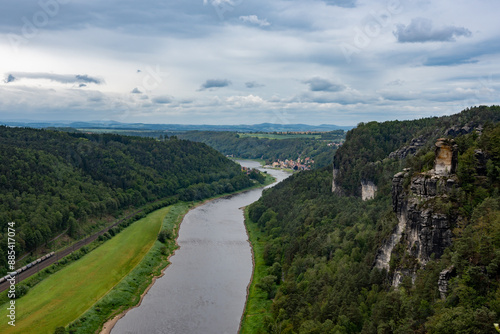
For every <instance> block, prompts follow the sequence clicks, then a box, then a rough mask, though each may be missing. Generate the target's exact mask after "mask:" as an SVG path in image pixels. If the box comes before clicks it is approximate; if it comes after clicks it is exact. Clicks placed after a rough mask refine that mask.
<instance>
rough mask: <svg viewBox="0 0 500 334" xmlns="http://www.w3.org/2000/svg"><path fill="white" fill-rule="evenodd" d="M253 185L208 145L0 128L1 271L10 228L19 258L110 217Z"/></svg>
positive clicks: (76, 236)
mask: <svg viewBox="0 0 500 334" xmlns="http://www.w3.org/2000/svg"><path fill="white" fill-rule="evenodd" d="M252 184H253V181H252V180H251V179H250V177H248V176H247V175H245V174H243V173H242V172H241V167H240V166H239V165H238V164H236V163H234V162H232V161H230V160H228V159H226V158H225V157H224V156H223V155H222V154H220V153H219V152H217V151H215V150H214V149H212V148H210V147H208V146H207V145H205V144H201V143H195V142H190V141H186V140H178V139H176V138H172V139H170V140H166V141H158V140H156V139H151V138H139V137H126V136H119V135H112V134H102V135H94V134H83V133H67V132H57V131H49V130H35V129H28V128H9V127H4V126H2V127H0V233H1V235H0V268H3V269H1V271H5V269H4V266H5V261H6V258H7V256H6V255H5V254H4V253H2V252H5V250H7V247H6V244H5V243H6V242H7V237H6V232H7V223H8V222H15V223H16V225H15V228H16V241H17V245H16V252H18V254H22V253H23V252H28V251H32V250H34V249H35V248H37V247H39V246H41V245H43V244H45V243H47V242H48V241H49V240H51V238H53V237H54V236H56V235H58V234H60V233H63V232H67V234H68V235H69V236H70V237H72V238H78V237H79V236H80V234H82V233H84V232H85V231H84V230H85V229H86V228H90V227H91V225H92V224H93V223H95V222H96V221H98V220H99V219H102V218H103V217H105V216H107V215H112V216H116V215H117V214H119V213H120V212H121V211H122V210H124V209H126V208H129V207H139V206H141V205H143V204H145V203H148V202H152V201H155V200H158V199H161V198H165V197H170V196H174V197H176V198H179V199H180V200H197V199H202V198H206V197H209V196H213V195H216V194H221V193H225V192H231V191H234V190H238V189H242V188H245V187H248V186H250V185H252Z"/></svg>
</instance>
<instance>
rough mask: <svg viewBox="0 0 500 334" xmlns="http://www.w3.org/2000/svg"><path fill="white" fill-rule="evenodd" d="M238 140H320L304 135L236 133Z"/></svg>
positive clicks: (318, 136)
mask: <svg viewBox="0 0 500 334" xmlns="http://www.w3.org/2000/svg"><path fill="white" fill-rule="evenodd" d="M238 135H239V136H240V138H245V137H257V138H265V139H297V138H298V139H321V135H320V134H318V135H306V134H304V135H303V134H283V135H282V134H276V133H238Z"/></svg>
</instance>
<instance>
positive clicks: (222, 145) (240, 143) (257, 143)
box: [178, 130, 344, 168]
mask: <svg viewBox="0 0 500 334" xmlns="http://www.w3.org/2000/svg"><path fill="white" fill-rule="evenodd" d="M178 137H179V138H183V139H188V140H193V141H197V142H202V143H205V144H207V145H209V146H211V147H213V148H215V149H216V150H217V151H219V152H222V153H223V154H225V155H234V156H235V157H238V158H244V159H263V160H265V161H266V162H267V163H271V162H273V161H277V160H278V159H279V160H283V161H284V160H285V159H289V160H290V159H292V160H296V159H297V158H299V156H300V157H301V158H303V159H304V158H306V157H310V158H312V159H313V160H314V161H315V163H314V166H315V167H316V168H320V167H324V166H327V165H329V164H330V163H331V162H332V157H333V155H334V153H335V148H334V147H333V146H328V143H331V142H333V141H335V142H337V143H339V142H340V141H341V140H342V139H343V137H344V131H342V130H337V131H332V132H328V133H324V134H322V135H321V137H322V139H311V138H289V139H280V140H277V139H267V138H257V137H240V135H238V133H236V132H221V131H219V132H217V131H189V132H186V133H182V134H178Z"/></svg>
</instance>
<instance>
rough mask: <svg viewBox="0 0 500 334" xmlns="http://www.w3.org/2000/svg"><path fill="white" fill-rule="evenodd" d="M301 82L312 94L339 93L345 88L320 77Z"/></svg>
mask: <svg viewBox="0 0 500 334" xmlns="http://www.w3.org/2000/svg"><path fill="white" fill-rule="evenodd" d="M303 82H304V83H305V84H308V85H309V89H310V90H311V91H312V92H340V91H342V90H344V89H345V88H346V87H345V86H344V85H342V84H340V85H339V84H336V83H333V82H331V81H329V80H326V79H323V78H320V77H314V78H311V79H309V80H305V81H303Z"/></svg>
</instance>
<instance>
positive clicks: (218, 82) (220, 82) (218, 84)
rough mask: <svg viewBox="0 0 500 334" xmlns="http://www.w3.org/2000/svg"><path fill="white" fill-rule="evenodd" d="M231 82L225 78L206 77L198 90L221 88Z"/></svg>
mask: <svg viewBox="0 0 500 334" xmlns="http://www.w3.org/2000/svg"><path fill="white" fill-rule="evenodd" d="M230 84H231V81H229V80H227V79H208V80H207V81H205V83H204V84H203V85H201V88H200V89H199V90H206V89H211V88H222V87H227V86H229V85H230Z"/></svg>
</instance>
